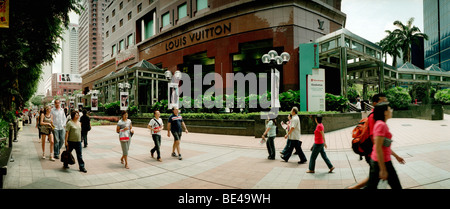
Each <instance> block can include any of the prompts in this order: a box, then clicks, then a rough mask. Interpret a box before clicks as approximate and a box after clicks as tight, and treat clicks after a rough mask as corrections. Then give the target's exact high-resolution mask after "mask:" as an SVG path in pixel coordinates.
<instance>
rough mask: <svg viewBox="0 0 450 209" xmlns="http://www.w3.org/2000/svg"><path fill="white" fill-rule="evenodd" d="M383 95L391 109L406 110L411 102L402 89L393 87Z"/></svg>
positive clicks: (406, 92)
mask: <svg viewBox="0 0 450 209" xmlns="http://www.w3.org/2000/svg"><path fill="white" fill-rule="evenodd" d="M385 94H386V98H387V99H388V101H389V104H390V106H391V107H392V108H393V109H396V110H404V109H408V106H409V104H410V102H411V96H410V95H409V93H408V91H407V90H406V89H404V88H402V87H393V88H391V89H388V90H387V91H386V92H385Z"/></svg>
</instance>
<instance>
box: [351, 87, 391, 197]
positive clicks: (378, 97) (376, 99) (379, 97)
mask: <svg viewBox="0 0 450 209" xmlns="http://www.w3.org/2000/svg"><path fill="white" fill-rule="evenodd" d="M381 102H387V98H386V94H384V93H378V94H375V95H373V97H372V104H373V106H374V107H375V106H376V105H377V104H378V103H381ZM373 110H374V109H372V111H371V113H370V114H369V117H368V125H369V138H370V140H372V143H373V140H374V138H373V126H374V125H375V120H374V119H373ZM370 155H371V154H369V155H365V156H364V158H365V160H366V162H367V164H368V165H369V166H370ZM368 181H369V177H367V178H365V179H363V180H362V181H361V182H359V183H358V184H356V185H354V186H350V187H348V188H349V189H361V188H363V187H364V186H366V185H367V182H368Z"/></svg>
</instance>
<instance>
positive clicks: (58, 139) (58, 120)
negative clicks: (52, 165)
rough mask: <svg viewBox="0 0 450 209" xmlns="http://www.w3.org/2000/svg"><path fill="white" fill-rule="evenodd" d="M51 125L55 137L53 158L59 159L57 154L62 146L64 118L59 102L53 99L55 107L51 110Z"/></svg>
mask: <svg viewBox="0 0 450 209" xmlns="http://www.w3.org/2000/svg"><path fill="white" fill-rule="evenodd" d="M52 115H53V124H54V125H55V129H54V130H53V133H54V136H55V143H54V150H55V158H56V159H59V154H60V153H59V152H60V150H61V148H62V146H63V144H64V140H65V139H64V136H65V128H66V117H65V114H64V110H63V108H61V101H60V100H59V99H55V107H54V108H53V109H52Z"/></svg>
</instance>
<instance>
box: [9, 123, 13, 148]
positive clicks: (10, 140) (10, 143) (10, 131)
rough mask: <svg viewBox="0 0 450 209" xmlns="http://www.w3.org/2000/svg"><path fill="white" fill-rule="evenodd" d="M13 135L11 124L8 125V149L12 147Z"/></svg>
mask: <svg viewBox="0 0 450 209" xmlns="http://www.w3.org/2000/svg"><path fill="white" fill-rule="evenodd" d="M13 134H14V124H13V123H9V141H8V144H9V147H10V148H12V146H13V143H12V142H13Z"/></svg>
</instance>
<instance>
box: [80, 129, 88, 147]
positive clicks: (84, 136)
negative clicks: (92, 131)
mask: <svg viewBox="0 0 450 209" xmlns="http://www.w3.org/2000/svg"><path fill="white" fill-rule="evenodd" d="M87 134H88V132H81V141H82V142H83V143H84V147H86V146H87V145H88V142H87Z"/></svg>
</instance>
